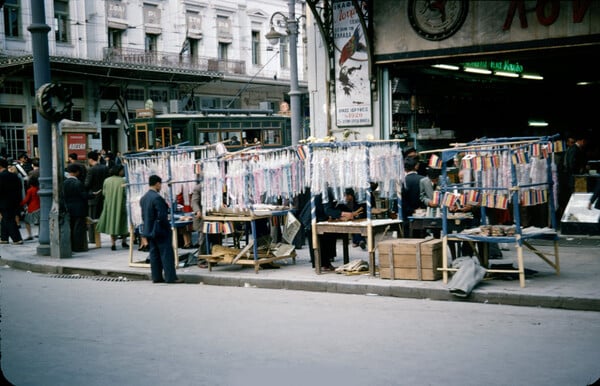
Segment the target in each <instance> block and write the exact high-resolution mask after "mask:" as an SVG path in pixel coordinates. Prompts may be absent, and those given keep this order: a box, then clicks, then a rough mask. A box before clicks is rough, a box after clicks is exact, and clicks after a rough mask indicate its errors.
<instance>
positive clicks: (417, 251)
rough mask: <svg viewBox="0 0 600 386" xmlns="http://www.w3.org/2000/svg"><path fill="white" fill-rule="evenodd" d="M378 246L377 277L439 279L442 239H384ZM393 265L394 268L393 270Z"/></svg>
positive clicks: (440, 275)
mask: <svg viewBox="0 0 600 386" xmlns="http://www.w3.org/2000/svg"><path fill="white" fill-rule="evenodd" d="M377 248H378V249H379V276H380V277H381V278H382V279H392V280H394V279H402V280H439V279H441V278H442V272H440V271H438V270H437V269H438V268H440V267H441V266H442V240H438V239H430V240H423V239H392V240H384V241H382V242H380V243H379V244H378V246H377ZM392 267H393V269H392Z"/></svg>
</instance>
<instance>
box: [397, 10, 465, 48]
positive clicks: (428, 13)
mask: <svg viewBox="0 0 600 386" xmlns="http://www.w3.org/2000/svg"><path fill="white" fill-rule="evenodd" d="M468 11H469V1H468V0H408V20H409V21H410V25H411V26H412V28H413V29H414V30H415V32H416V33H418V34H419V35H420V36H421V37H423V38H425V39H427V40H434V41H437V40H444V39H447V38H449V37H450V36H452V35H454V34H455V33H456V31H458V30H459V29H460V27H462V25H463V23H464V22H465V19H466V18H467V13H468Z"/></svg>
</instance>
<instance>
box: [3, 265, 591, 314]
mask: <svg viewBox="0 0 600 386" xmlns="http://www.w3.org/2000/svg"><path fill="white" fill-rule="evenodd" d="M0 264H1V265H8V266H9V267H11V268H14V269H19V270H23V271H31V272H36V273H49V274H79V275H82V276H109V277H126V278H128V279H130V280H150V278H149V274H146V273H139V272H131V271H120V270H102V269H93V268H81V267H70V266H61V265H49V264H37V263H30V262H23V261H19V260H11V259H5V258H0ZM180 277H181V278H182V279H184V280H185V281H186V283H188V284H205V285H213V286H228V287H251V288H263V289H275V290H292V291H309V292H327V293H337V294H348V295H365V296H389V297H397V298H407V299H428V300H438V301H439V300H443V301H458V302H468V303H482V304H502V305H513V306H525V307H542V308H557V309H566V310H575V311H600V299H595V298H583V297H572V296H549V295H534V294H522V293H506V292H499V291H489V290H486V289H475V290H473V292H471V294H470V296H469V297H467V298H464V299H463V298H457V297H454V296H452V295H451V294H450V293H449V292H448V290H446V289H441V288H415V287H398V286H391V285H387V284H385V282H382V283H381V284H379V283H377V284H364V283H339V282H332V281H311V280H304V279H279V278H278V279H274V278H268V277H260V276H257V277H252V278H248V277H232V276H222V275H221V276H215V275H210V274H209V273H206V274H188V273H182V274H180Z"/></svg>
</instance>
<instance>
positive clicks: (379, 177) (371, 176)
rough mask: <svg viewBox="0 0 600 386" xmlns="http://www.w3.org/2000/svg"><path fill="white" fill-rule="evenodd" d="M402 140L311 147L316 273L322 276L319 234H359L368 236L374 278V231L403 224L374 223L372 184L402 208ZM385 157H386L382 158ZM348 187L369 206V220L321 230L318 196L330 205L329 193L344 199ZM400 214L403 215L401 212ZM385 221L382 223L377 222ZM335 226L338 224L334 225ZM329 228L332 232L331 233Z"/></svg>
mask: <svg viewBox="0 0 600 386" xmlns="http://www.w3.org/2000/svg"><path fill="white" fill-rule="evenodd" d="M401 143H402V141H399V140H389V141H352V142H324V143H311V144H308V145H307V147H308V151H309V157H308V159H309V163H308V164H307V167H308V168H309V169H308V172H307V178H308V181H309V186H310V193H311V194H310V208H311V227H312V245H313V247H314V249H315V271H316V273H321V266H320V259H321V257H320V251H319V247H318V245H319V244H318V234H319V233H320V232H328V231H334V230H335V231H336V232H338V231H339V232H343V233H346V232H350V231H351V230H354V231H353V232H352V233H356V232H359V233H361V234H364V235H365V236H367V250H368V252H369V270H370V274H371V275H375V253H374V250H375V246H374V242H373V239H374V232H375V231H376V230H379V229H381V228H383V231H384V232H385V231H386V230H387V229H388V228H389V226H391V225H397V224H400V221H397V220H372V208H371V195H372V194H373V192H372V191H371V188H370V185H369V183H378V184H380V187H383V192H384V195H385V196H388V197H389V198H395V199H396V200H397V202H398V208H399V209H400V208H401V205H402V204H401V194H400V191H401V186H402V184H403V182H404V162H403V158H402V148H401ZM382 157H387V158H385V159H382ZM346 188H352V189H354V190H355V192H356V193H357V195H356V196H357V201H362V200H363V198H364V201H365V203H366V208H367V211H366V212H367V213H366V216H367V218H366V221H365V222H361V224H357V223H353V222H348V223H347V224H342V223H337V224H335V223H332V225H330V226H326V224H323V226H321V228H319V226H318V224H317V217H316V205H315V196H316V195H318V194H321V196H322V197H323V200H324V202H327V199H328V198H327V197H328V190H329V189H332V190H333V191H334V195H336V194H337V198H341V196H342V192H343V190H344V189H346ZM398 213H401V211H400V210H398ZM377 221H378V222H383V223H381V224H379V223H377V224H375V222H377ZM333 224H335V225H333ZM328 229H329V230H328Z"/></svg>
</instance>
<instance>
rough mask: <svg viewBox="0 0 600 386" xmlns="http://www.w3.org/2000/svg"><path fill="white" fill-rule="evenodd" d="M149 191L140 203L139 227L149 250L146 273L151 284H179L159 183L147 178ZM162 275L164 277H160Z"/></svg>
mask: <svg viewBox="0 0 600 386" xmlns="http://www.w3.org/2000/svg"><path fill="white" fill-rule="evenodd" d="M148 184H149V185H150V189H148V191H147V192H146V194H144V196H143V197H142V199H141V200H140V206H141V208H142V221H143V223H144V224H143V227H142V232H141V235H142V236H143V237H145V238H146V239H147V240H148V246H149V248H150V270H151V273H152V282H153V283H165V282H166V283H183V280H181V279H179V278H178V277H177V274H176V273H175V252H174V251H173V244H171V224H170V223H169V208H168V206H167V203H166V202H165V199H164V198H162V197H161V195H160V194H159V192H160V189H161V187H162V179H161V178H160V177H159V176H157V175H151V176H150V178H149V181H148ZM163 272H164V277H163Z"/></svg>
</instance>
